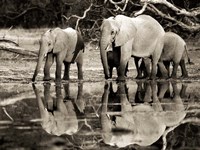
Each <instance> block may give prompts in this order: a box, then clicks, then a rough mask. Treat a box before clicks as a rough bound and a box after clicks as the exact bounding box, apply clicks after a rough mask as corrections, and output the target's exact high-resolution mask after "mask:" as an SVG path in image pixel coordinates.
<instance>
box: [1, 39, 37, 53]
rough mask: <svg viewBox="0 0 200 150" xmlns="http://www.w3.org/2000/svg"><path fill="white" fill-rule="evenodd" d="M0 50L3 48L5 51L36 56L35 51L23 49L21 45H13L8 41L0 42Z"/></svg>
mask: <svg viewBox="0 0 200 150" xmlns="http://www.w3.org/2000/svg"><path fill="white" fill-rule="evenodd" d="M9 42H10V41H9ZM12 44H13V43H12ZM0 50H5V51H9V52H13V53H17V54H20V55H26V56H34V57H37V56H38V54H37V52H33V51H29V50H25V49H24V48H22V47H19V46H16V45H14V46H13V45H11V44H10V43H5V42H4V43H0Z"/></svg>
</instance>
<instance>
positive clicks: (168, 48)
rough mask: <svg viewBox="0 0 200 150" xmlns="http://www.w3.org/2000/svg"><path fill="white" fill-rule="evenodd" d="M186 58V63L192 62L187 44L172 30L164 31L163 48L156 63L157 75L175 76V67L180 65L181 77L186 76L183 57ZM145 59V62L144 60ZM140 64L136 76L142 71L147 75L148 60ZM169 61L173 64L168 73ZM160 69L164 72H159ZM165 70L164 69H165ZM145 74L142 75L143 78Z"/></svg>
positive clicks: (140, 74)
mask: <svg viewBox="0 0 200 150" xmlns="http://www.w3.org/2000/svg"><path fill="white" fill-rule="evenodd" d="M186 58H188V60H187V61H188V63H189V64H192V63H191V61H190V58H189V55H188V50H187V45H186V43H185V41H184V40H183V39H182V38H181V37H180V36H179V35H177V34H176V33H173V32H166V33H165V36H164V46H163V50H162V54H161V56H160V60H159V63H158V72H157V76H158V77H161V78H169V77H171V78H174V79H176V78H177V69H178V66H179V65H180V68H181V72H182V76H181V77H182V78H187V77H188V72H187V70H186V63H185V59H186ZM145 61H146V62H145ZM143 62H145V63H142V65H141V66H140V67H139V70H140V71H139V72H138V74H139V75H138V76H140V77H141V76H142V73H144V74H145V75H147V76H149V75H150V72H149V69H148V68H149V67H150V65H149V62H147V60H143ZM160 62H162V64H164V68H163V66H162V64H160ZM170 63H172V65H173V70H172V73H171V74H170ZM161 69H164V72H166V74H164V76H163V74H162V73H161ZM165 70H166V71H165ZM144 77H146V76H143V78H144Z"/></svg>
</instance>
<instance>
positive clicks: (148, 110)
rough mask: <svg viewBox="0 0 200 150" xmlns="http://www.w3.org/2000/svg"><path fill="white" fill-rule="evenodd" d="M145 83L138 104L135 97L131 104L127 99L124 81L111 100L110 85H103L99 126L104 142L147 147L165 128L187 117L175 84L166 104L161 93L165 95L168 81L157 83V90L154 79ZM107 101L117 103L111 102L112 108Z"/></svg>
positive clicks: (120, 145)
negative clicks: (160, 84) (163, 102)
mask: <svg viewBox="0 0 200 150" xmlns="http://www.w3.org/2000/svg"><path fill="white" fill-rule="evenodd" d="M141 84H143V83H142V82H141ZM144 84H146V85H145V87H144V88H145V89H146V91H145V93H144V98H142V99H141V102H140V103H139V104H138V103H137V100H136V99H135V102H136V103H135V104H134V105H133V106H132V105H131V103H130V102H129V96H128V95H127V94H128V91H127V90H126V89H127V86H126V83H124V82H120V83H119V84H118V88H117V91H116V96H117V97H116V98H115V97H114V99H113V96H110V94H112V93H113V92H111V91H112V90H110V88H111V89H112V84H111V83H106V84H105V87H104V93H103V96H102V112H101V125H102V138H103V141H104V142H105V143H106V144H109V145H112V146H117V147H126V146H128V145H132V144H137V145H140V146H149V145H151V144H153V143H154V142H156V141H157V140H158V139H159V138H160V137H161V136H162V135H163V133H164V132H165V130H166V128H167V127H170V126H175V125H177V124H178V123H179V122H180V121H181V120H183V119H184V117H185V116H186V113H185V112H184V105H183V102H182V99H181V98H180V95H179V94H180V93H179V90H177V87H176V83H174V85H173V90H174V91H173V92H174V93H175V94H174V96H172V97H170V98H169V99H168V102H169V105H163V104H162V103H161V102H162V101H163V99H164V96H162V95H163V93H164V94H165V92H166V87H167V89H168V85H169V83H166V82H164V83H162V85H163V86H160V90H159V91H157V83H156V82H155V81H151V82H146V83H144ZM139 89H140V88H139ZM111 98H112V99H111ZM145 99H146V100H145ZM142 101H143V103H142ZM110 103H117V104H116V105H114V104H113V108H112V105H109V104H110ZM118 103H120V104H118ZM148 103H149V105H148ZM108 106H109V107H108Z"/></svg>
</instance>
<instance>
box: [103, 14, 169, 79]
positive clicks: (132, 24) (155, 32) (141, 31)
mask: <svg viewBox="0 0 200 150" xmlns="http://www.w3.org/2000/svg"><path fill="white" fill-rule="evenodd" d="M164 33H165V32H164V30H163V28H162V26H161V25H160V24H159V23H158V22H157V21H156V20H155V19H153V18H152V17H150V16H147V15H140V16H138V17H135V18H130V17H127V16H124V15H117V16H116V17H110V18H108V19H105V20H104V21H103V23H102V26H101V37H100V54H101V60H102V65H103V68H104V74H105V78H106V79H108V78H110V73H109V67H108V60H107V49H108V48H109V47H110V46H112V49H114V48H115V47H120V51H121V53H120V54H121V55H120V63H119V64H120V65H119V69H118V78H117V80H118V81H124V80H125V70H126V65H127V63H128V61H129V59H130V58H131V56H135V57H142V58H143V57H145V58H146V57H151V58H152V70H151V76H150V78H151V79H154V78H155V77H156V66H157V64H158V60H159V58H160V55H161V52H162V48H163V36H164ZM161 63H162V62H161ZM163 70H164V69H163ZM163 70H162V73H163V74H165V70H164V71H163Z"/></svg>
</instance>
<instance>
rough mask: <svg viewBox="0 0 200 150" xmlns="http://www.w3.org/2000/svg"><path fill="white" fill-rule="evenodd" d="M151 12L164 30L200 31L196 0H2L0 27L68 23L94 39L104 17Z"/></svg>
mask: <svg viewBox="0 0 200 150" xmlns="http://www.w3.org/2000/svg"><path fill="white" fill-rule="evenodd" d="M117 14H124V15H128V16H136V15H139V14H150V15H151V16H153V17H154V18H156V19H157V20H158V21H159V22H160V23H161V24H162V26H163V27H164V28H165V30H166V31H168V30H172V31H174V32H179V33H181V34H182V35H183V36H184V35H186V36H188V35H192V36H196V35H197V34H198V33H199V31H200V25H199V23H200V3H199V0H20V1H16V0H1V1H0V27H1V28H10V27H13V28H17V27H22V28H41V27H56V26H59V27H62V28H65V27H67V26H71V27H73V28H77V29H79V30H80V31H82V33H83V34H84V36H85V37H87V38H88V39H90V40H91V39H92V40H95V39H96V37H98V35H99V28H100V25H101V22H102V20H103V19H104V18H107V17H110V16H115V15H117Z"/></svg>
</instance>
